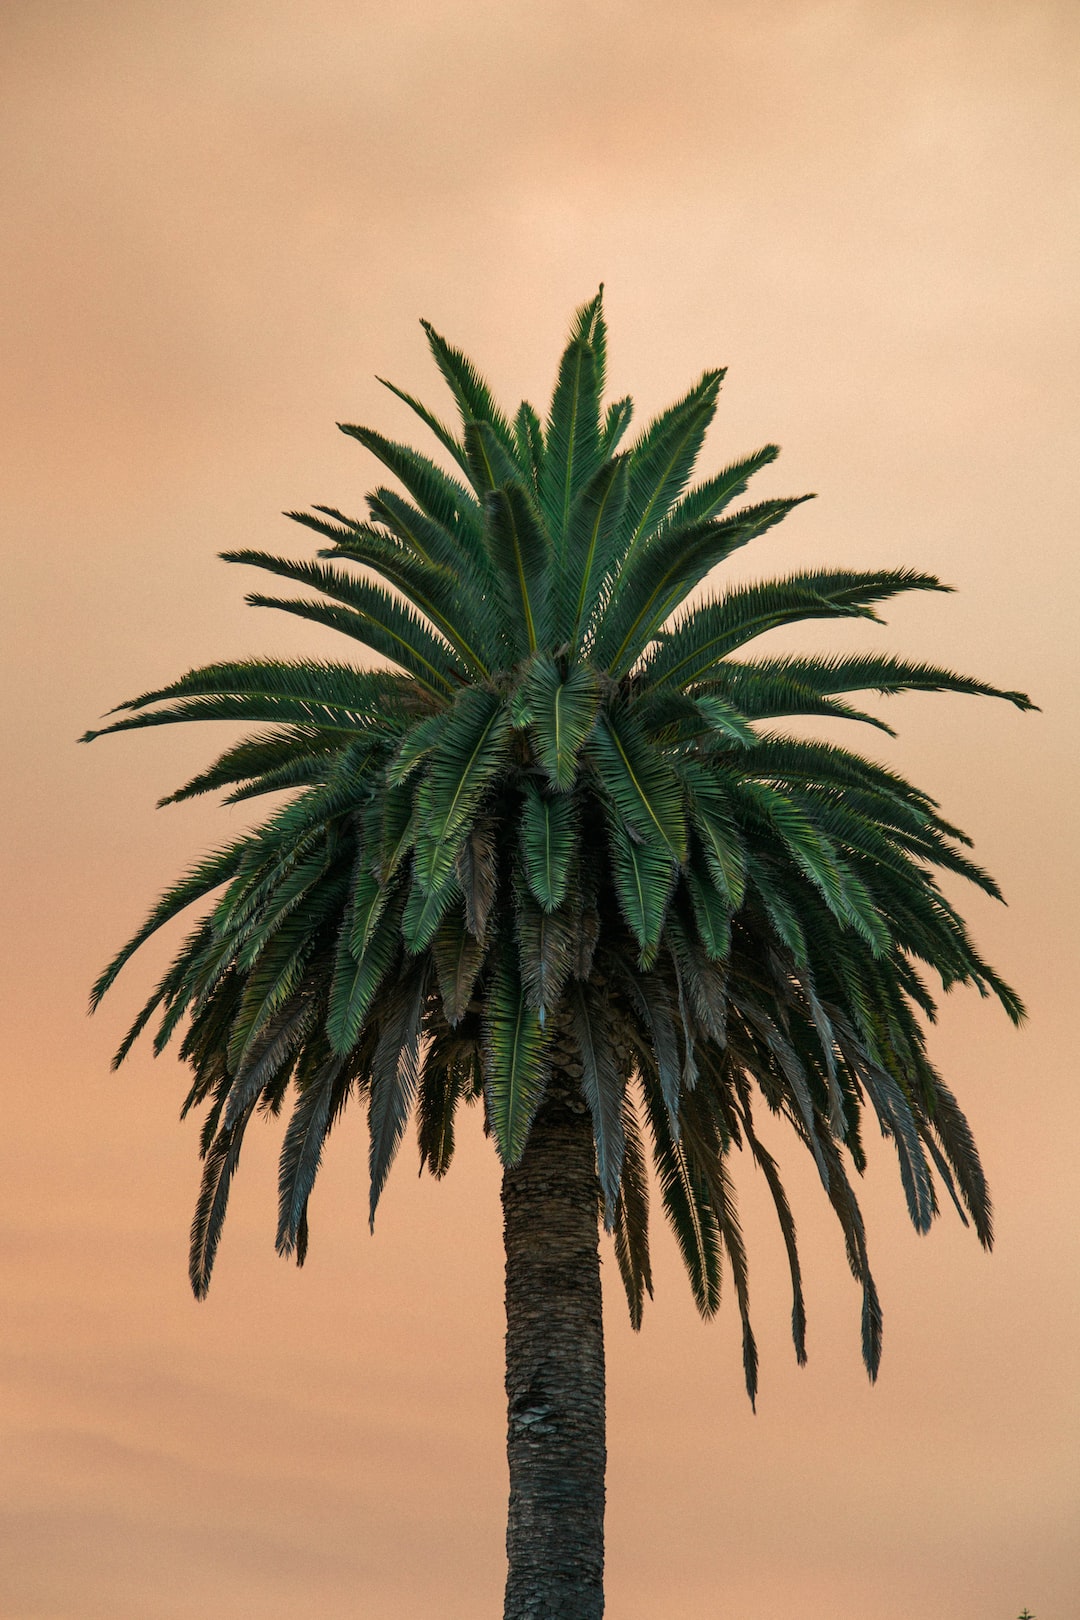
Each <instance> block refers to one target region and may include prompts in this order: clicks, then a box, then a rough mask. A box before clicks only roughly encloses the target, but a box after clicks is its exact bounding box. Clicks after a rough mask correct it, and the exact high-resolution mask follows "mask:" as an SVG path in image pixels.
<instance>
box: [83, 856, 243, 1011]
mask: <svg viewBox="0 0 1080 1620" xmlns="http://www.w3.org/2000/svg"><path fill="white" fill-rule="evenodd" d="M247 853H248V844H247V840H246V839H245V838H240V839H237V841H236V842H235V843H234V844H229V845H228V846H227V848H225V849H220V850H217V851H215V853H214V854H212V855H208V856H207V857H206V858H205V859H204V860H202V861H200V862H199V863H198V865H197V866H194V867H192V869H191V871H190V872H189V873H188V874H187V876H186V877H184V878H182V879H181V880H180V882H179V883H176V884H174V885H173V887H172V888H171V889H167V890H166V891H165V893H164V894H163V895H162V897H161V899H160V900H159V901H158V903H157V905H156V906H155V907H154V909H153V910H152V911H151V913H150V915H149V917H147V919H146V921H145V922H144V923H143V925H142V927H141V928H140V929H139V931H138V933H137V934H135V935H133V937H132V938H131V939H129V940H128V942H127V944H126V945H125V946H124V947H123V949H122V950H120V951H118V952H117V954H116V955H115V956H114V957H113V959H112V961H111V962H110V963H109V965H108V967H107V968H106V969H105V971H104V972H103V973H101V974H100V975H99V977H98V978H97V979H96V980H95V981H94V986H93V989H92V990H91V992H90V1011H91V1012H93V1011H94V1009H95V1008H96V1007H97V1006H98V1003H99V1002H100V1001H101V998H102V996H103V995H104V994H105V992H106V990H108V989H109V987H110V986H111V985H112V984H113V983H114V981H115V979H116V976H117V974H118V973H119V972H120V969H121V968H122V967H123V966H124V964H125V962H128V961H130V959H131V957H132V956H134V954H135V952H136V951H137V950H138V949H139V946H140V945H143V944H145V943H146V941H147V940H148V939H149V938H150V937H151V936H152V935H153V934H156V933H157V931H158V929H159V928H164V926H165V924H166V923H168V922H171V921H172V919H173V918H174V917H178V916H179V915H180V913H181V912H182V911H185V910H186V909H187V907H188V906H192V905H194V904H195V902H196V901H197V900H204V899H205V898H206V896H207V895H209V894H212V893H213V892H214V890H215V889H219V888H220V887H221V885H222V884H223V883H228V881H229V880H230V878H233V877H235V876H236V874H237V872H238V871H239V870H240V868H241V866H242V865H243V862H244V857H245V856H246V854H247Z"/></svg>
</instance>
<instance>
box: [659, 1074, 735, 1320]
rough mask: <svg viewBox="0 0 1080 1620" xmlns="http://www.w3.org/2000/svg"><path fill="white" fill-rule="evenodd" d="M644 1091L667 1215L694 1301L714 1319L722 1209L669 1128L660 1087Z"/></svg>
mask: <svg viewBox="0 0 1080 1620" xmlns="http://www.w3.org/2000/svg"><path fill="white" fill-rule="evenodd" d="M643 1091H644V1096H645V1107H646V1112H647V1115H648V1120H649V1127H650V1130H651V1133H652V1139H653V1160H654V1163H655V1165H656V1173H657V1176H658V1178H659V1181H660V1197H661V1200H662V1202H663V1205H664V1213H665V1214H666V1215H667V1218H668V1221H669V1222H670V1224H671V1228H672V1231H673V1232H674V1233H675V1241H676V1243H677V1244H678V1245H679V1252H680V1254H681V1255H682V1258H683V1264H684V1265H685V1267H686V1270H687V1274H688V1276H689V1278H690V1287H691V1290H692V1292H693V1295H694V1303H695V1305H696V1306H697V1308H698V1310H699V1311H700V1312H701V1315H702V1316H703V1317H705V1319H706V1320H708V1319H709V1317H711V1316H714V1315H715V1314H716V1311H717V1309H718V1307H719V1304H720V1280H721V1238H720V1229H719V1226H718V1225H717V1220H716V1211H715V1210H714V1209H713V1207H712V1203H711V1201H710V1199H709V1196H708V1190H707V1188H705V1187H704V1186H703V1185H702V1183H701V1181H700V1178H699V1177H697V1176H696V1175H695V1174H694V1172H693V1170H692V1168H691V1165H690V1163H689V1161H688V1159H687V1155H686V1150H685V1148H684V1147H683V1145H682V1142H681V1140H680V1141H676V1140H675V1138H674V1137H673V1136H672V1134H671V1132H670V1130H669V1129H668V1120H667V1112H666V1110H665V1108H664V1106H663V1103H662V1100H661V1099H660V1097H659V1096H658V1094H657V1092H656V1090H655V1089H654V1088H653V1087H652V1086H650V1085H648V1084H646V1085H645V1086H644V1087H643Z"/></svg>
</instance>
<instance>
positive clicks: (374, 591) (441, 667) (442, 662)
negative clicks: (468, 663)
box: [222, 551, 467, 697]
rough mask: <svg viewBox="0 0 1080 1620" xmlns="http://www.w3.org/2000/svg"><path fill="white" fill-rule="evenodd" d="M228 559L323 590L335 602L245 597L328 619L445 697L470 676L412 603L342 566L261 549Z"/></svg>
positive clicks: (322, 621)
mask: <svg viewBox="0 0 1080 1620" xmlns="http://www.w3.org/2000/svg"><path fill="white" fill-rule="evenodd" d="M222 557H223V559H224V560H225V561H226V562H238V563H245V564H247V565H249V566H250V567H253V568H263V569H265V570H267V572H269V573H271V574H278V575H280V576H281V577H282V578H285V579H291V580H295V581H296V583H297V584H300V585H308V586H310V587H311V588H312V589H313V590H317V591H321V592H322V593H323V595H324V596H328V597H330V598H331V602H332V603H335V604H340V605H337V606H331V605H329V604H327V603H324V602H317V601H307V600H304V599H300V600H295V601H294V600H287V599H281V598H278V597H268V596H262V595H260V594H258V593H256V592H249V593H248V595H247V596H246V597H245V598H244V600H245V601H246V602H248V603H249V604H250V605H251V606H252V607H276V608H280V609H281V610H282V612H284V613H295V614H297V615H298V616H299V617H300V618H303V619H310V620H311V621H312V622H313V623H315V624H325V625H327V626H328V627H329V628H330V629H332V630H340V631H341V632H342V633H343V634H344V635H347V636H351V637H352V638H353V639H354V640H356V641H360V642H362V643H363V644H364V645H365V646H367V647H370V648H371V649H372V651H373V652H377V653H381V654H382V656H383V657H384V658H388V659H389V660H390V662H391V663H394V664H398V665H399V666H400V667H401V668H402V669H406V670H408V672H409V674H410V675H412V676H413V678H414V679H415V680H417V681H419V682H420V684H421V685H422V686H426V687H427V688H428V689H429V690H430V691H431V692H432V693H433V694H434V695H436V696H441V697H445V696H446V695H448V694H450V693H452V692H453V691H454V690H455V687H456V685H457V684H459V683H461V682H463V681H465V680H466V679H467V671H466V669H465V668H464V667H463V666H462V665H461V664H460V662H459V661H458V659H457V658H456V657H455V656H454V654H453V653H452V651H451V649H450V647H449V646H448V645H447V643H446V642H445V641H443V640H442V639H440V637H438V636H437V635H436V634H435V633H434V631H433V630H432V628H431V626H430V624H428V623H427V622H426V620H425V619H424V618H423V617H421V615H420V614H419V613H417V612H416V611H415V610H414V609H413V608H411V607H409V606H408V605H407V604H406V603H404V602H400V601H398V599H397V598H396V597H394V596H392V595H391V594H390V592H389V591H386V590H383V589H382V587H381V586H378V585H373V584H371V583H370V582H369V581H368V580H364V579H355V578H353V576H351V575H350V574H347V573H345V572H344V571H343V570H342V569H340V568H327V567H325V566H321V565H319V564H315V563H292V562H288V561H287V560H286V559H284V558H281V557H272V556H269V555H268V554H266V553H263V552H257V551H235V552H223V553H222Z"/></svg>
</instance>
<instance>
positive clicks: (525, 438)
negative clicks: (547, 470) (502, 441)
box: [514, 399, 545, 505]
mask: <svg viewBox="0 0 1080 1620" xmlns="http://www.w3.org/2000/svg"><path fill="white" fill-rule="evenodd" d="M514 446H515V449H516V451H517V463H518V467H519V468H520V469H521V473H522V475H523V477H524V480H525V485H526V488H527V489H528V491H529V494H530V495H531V496H532V498H533V500H534V501H536V503H537V505H539V503H540V483H541V480H542V478H543V476H544V454H545V451H544V427H543V423H542V422H541V420H540V418H539V416H538V415H537V412H536V409H535V407H534V406H532V405H530V404H529V402H528V400H527V399H523V400H522V402H521V404H520V405H519V406H518V409H517V415H516V416H515V417H514Z"/></svg>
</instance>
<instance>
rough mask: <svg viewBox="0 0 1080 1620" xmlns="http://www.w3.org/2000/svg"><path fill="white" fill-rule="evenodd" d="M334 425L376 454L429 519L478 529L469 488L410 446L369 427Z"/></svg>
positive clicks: (479, 515)
mask: <svg viewBox="0 0 1080 1620" xmlns="http://www.w3.org/2000/svg"><path fill="white" fill-rule="evenodd" d="M338 427H339V428H340V429H341V431H342V433H347V434H348V435H349V437H350V438H352V439H356V440H357V442H358V443H359V444H362V445H363V447H364V449H365V450H369V451H370V452H371V454H372V455H373V456H375V457H377V458H378V460H379V461H381V462H382V464H383V466H384V467H386V468H387V470H388V471H389V472H391V473H393V475H394V477H395V478H396V479H397V480H398V482H399V483H400V484H401V485H402V486H403V487H404V488H405V489H407V490H408V492H409V494H410V495H411V496H412V498H413V500H414V501H415V502H416V504H417V506H418V507H419V508H420V510H421V511H422V512H423V513H425V514H426V515H427V516H428V517H429V518H432V519H433V520H434V521H435V522H436V523H439V524H441V525H442V526H443V527H444V528H445V529H448V530H450V531H453V530H454V529H456V528H457V527H458V526H459V525H465V526H467V527H471V528H473V529H475V530H476V531H477V532H479V529H480V523H481V518H482V513H481V510H480V505H479V503H478V502H477V500H476V497H475V496H474V495H473V493H472V491H471V490H469V489H466V487H465V485H464V484H461V483H459V482H458V480H457V479H456V478H451V477H450V476H449V474H447V473H444V472H443V470H442V468H441V467H439V466H437V465H436V463H435V462H434V461H432V460H431V459H430V458H429V457H428V456H425V455H421V454H420V452H419V451H417V450H414V449H413V448H412V446H411V445H407V444H397V443H395V441H394V440H393V439H388V438H386V436H385V435H384V434H382V433H377V432H376V431H375V430H374V429H373V428H365V427H354V426H353V425H352V424H350V423H348V422H339V423H338ZM444 442H445V441H444Z"/></svg>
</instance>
